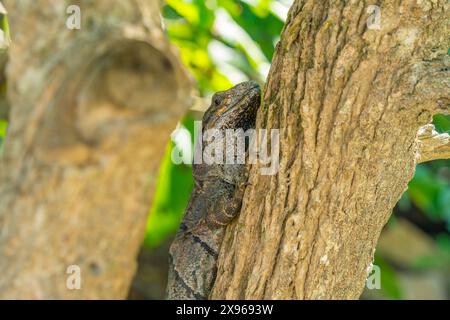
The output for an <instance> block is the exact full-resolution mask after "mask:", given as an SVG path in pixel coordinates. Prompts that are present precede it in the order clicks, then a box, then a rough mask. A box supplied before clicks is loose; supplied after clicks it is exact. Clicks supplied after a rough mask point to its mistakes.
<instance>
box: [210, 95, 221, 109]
mask: <svg viewBox="0 0 450 320" xmlns="http://www.w3.org/2000/svg"><path fill="white" fill-rule="evenodd" d="M212 102H213V105H214V106H215V107H217V106H219V105H220V103H221V102H222V97H221V96H220V95H218V94H215V95H214V96H213V97H212Z"/></svg>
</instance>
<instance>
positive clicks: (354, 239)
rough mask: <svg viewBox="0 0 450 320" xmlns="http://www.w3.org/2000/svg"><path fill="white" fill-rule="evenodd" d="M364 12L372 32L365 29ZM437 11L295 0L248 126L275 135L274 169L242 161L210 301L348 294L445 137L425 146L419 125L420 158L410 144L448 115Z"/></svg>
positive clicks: (432, 6)
mask: <svg viewBox="0 0 450 320" xmlns="http://www.w3.org/2000/svg"><path fill="white" fill-rule="evenodd" d="M370 4H377V5H379V6H380V7H381V29H380V30H372V29H368V28H367V26H366V21H367V18H368V16H369V14H368V13H367V8H368V6H369V5H370ZM449 10H450V7H449V2H448V1H446V0H436V1H427V0H421V1H394V0H385V1H378V2H376V3H375V2H370V1H331V0H324V1H316V0H298V1H295V2H294V4H293V6H292V8H291V9H290V12H289V15H288V19H287V23H286V26H285V28H284V30H283V33H282V35H281V40H280V42H279V43H278V45H277V48H276V53H275V56H274V60H273V63H272V67H271V70H270V74H269V78H268V81H267V83H266V87H265V94H264V106H263V108H262V110H261V112H260V114H259V115H258V122H257V127H259V128H267V129H271V128H280V129H281V134H280V169H279V172H278V174H276V175H273V176H262V175H260V174H259V168H260V167H261V165H254V166H253V167H252V170H251V176H250V185H249V187H248V188H247V190H246V194H245V198H244V203H243V208H242V211H241V214H240V216H239V218H238V219H237V221H235V222H234V223H233V224H232V225H230V226H229V227H228V228H227V232H226V236H225V239H224V242H223V244H222V247H221V252H220V257H219V270H218V277H217V279H216V283H215V286H214V289H213V292H212V298H226V299H236V298H246V299H261V298H264V299H344V298H349V299H356V298H358V297H359V296H360V294H361V292H362V290H363V287H364V283H365V279H366V276H367V269H368V267H369V266H370V265H371V263H372V260H373V255H374V251H375V246H376V243H377V240H378V237H379V234H380V231H381V229H382V228H383V226H384V225H385V223H386V221H387V220H388V218H389V216H390V215H391V212H392V209H393V207H394V205H395V204H396V202H397V201H398V199H399V198H400V196H401V195H402V193H403V192H404V191H405V190H406V189H407V185H408V182H409V181H410V179H411V178H412V177H413V174H414V170H415V166H416V163H417V162H418V160H420V159H421V161H426V160H428V159H434V158H439V157H448V155H449V154H448V152H447V153H446V152H440V151H436V152H434V151H432V150H433V148H434V147H436V145H438V146H439V147H442V146H444V145H447V148H448V135H447V136H446V137H445V136H442V137H441V138H443V140H442V139H440V142H438V143H436V140H435V139H428V138H429V137H430V136H432V134H431V132H432V130H430V128H428V129H424V130H425V131H422V132H421V139H420V140H421V142H420V150H424V151H425V153H426V154H425V155H423V156H421V155H420V154H418V149H419V143H418V142H417V138H416V137H417V133H418V130H419V127H420V126H423V125H426V124H428V123H429V122H431V118H432V115H433V114H436V113H440V112H441V113H448V112H449V101H450V71H449V70H450V69H449V65H450V63H449V56H448V55H447V49H448V48H449V47H450V41H449V34H450V27H449V23H450V21H449V19H448V14H449ZM427 132H428V134H427ZM427 137H428V138H427ZM438 140H439V139H438ZM271 143H274V142H271ZM433 143H436V145H435V146H434V147H433V146H432V145H433ZM427 144H428V146H427ZM430 150H431V151H430ZM447 151H448V149H447Z"/></svg>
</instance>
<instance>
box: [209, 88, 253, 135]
mask: <svg viewBox="0 0 450 320" xmlns="http://www.w3.org/2000/svg"><path fill="white" fill-rule="evenodd" d="M211 100H212V101H211V105H210V106H209V108H208V110H206V112H205V114H204V116H203V130H208V129H213V128H215V129H239V128H242V129H244V131H245V130H247V129H249V128H253V127H254V126H255V121H256V112H257V110H258V107H259V105H260V103H261V88H260V86H259V84H258V83H257V82H255V81H247V82H242V83H240V84H238V85H236V86H234V87H233V88H231V89H229V90H226V91H221V92H217V93H216V94H214V95H213V97H212V99H211Z"/></svg>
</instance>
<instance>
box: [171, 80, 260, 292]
mask: <svg viewBox="0 0 450 320" xmlns="http://www.w3.org/2000/svg"><path fill="white" fill-rule="evenodd" d="M260 102H261V90H260V87H259V85H258V84H257V83H256V82H254V81H247V82H243V83H240V84H238V85H236V86H235V87H233V88H231V89H229V90H227V91H222V92H218V93H216V94H214V96H213V97H212V102H211V105H210V106H209V108H208V109H207V111H206V112H205V114H204V116H203V122H202V134H201V135H199V137H200V138H201V137H202V136H203V133H205V132H206V130H209V129H219V130H221V131H225V130H226V129H243V130H244V131H245V130H247V129H250V128H254V126H255V121H256V113H257V110H258V108H259V105H260ZM202 140H204V139H200V140H197V142H196V146H195V148H196V152H198V151H199V150H202V149H204V147H205V146H206V145H207V144H208V141H202ZM216 142H217V141H216ZM200 143H202V147H203V148H200V145H199V144H200ZM233 147H234V146H233ZM224 148H225V149H226V148H227V146H226V144H224ZM228 148H230V146H228ZM245 150H246V152H248V144H246V145H245ZM226 152H227V151H226V150H225V151H224V154H225V153H226ZM247 171H248V167H247V165H246V164H238V163H234V164H227V163H226V162H225V161H224V163H222V164H221V163H213V164H206V163H204V162H203V163H201V164H195V163H194V164H193V176H194V182H195V184H194V188H193V190H192V193H191V196H190V199H189V202H188V205H187V207H186V210H185V214H184V217H183V220H182V222H181V225H180V228H179V230H178V232H177V234H176V236H175V240H174V241H173V243H172V245H171V247H170V250H169V277H168V284H167V298H168V299H176V300H181V299H192V300H204V299H208V296H209V293H210V291H211V288H212V286H213V284H214V280H215V278H216V274H217V266H216V262H217V258H218V254H219V249H220V245H221V242H222V239H223V236H224V232H225V226H226V225H227V224H228V223H230V222H231V220H232V219H233V218H234V217H235V216H236V215H237V214H238V213H239V211H240V208H241V204H242V198H243V194H244V190H245V186H246V184H247Z"/></svg>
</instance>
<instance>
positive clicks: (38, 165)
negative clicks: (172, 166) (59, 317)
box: [0, 0, 191, 299]
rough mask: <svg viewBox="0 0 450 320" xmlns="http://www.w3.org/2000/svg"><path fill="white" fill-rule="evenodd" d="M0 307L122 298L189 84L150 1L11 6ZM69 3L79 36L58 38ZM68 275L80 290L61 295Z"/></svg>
mask: <svg viewBox="0 0 450 320" xmlns="http://www.w3.org/2000/svg"><path fill="white" fill-rule="evenodd" d="M4 5H5V7H6V8H7V9H8V12H9V16H8V18H9V22H10V25H11V30H12V40H13V43H12V46H11V48H10V58H9V65H8V73H7V81H8V98H9V104H10V105H11V113H10V115H9V119H10V127H9V132H8V136H7V139H6V145H5V149H4V155H3V158H2V159H1V163H0V166H1V167H0V168H1V169H0V170H1V171H0V227H1V229H0V273H1V275H2V276H1V277H0V298H18V299H21V298H41V299H42V298H58V299H61V298H124V297H126V295H127V291H128V287H129V284H130V282H131V280H132V276H133V274H134V271H135V268H136V265H135V258H136V255H137V252H138V249H139V246H140V244H141V242H142V238H143V233H144V229H145V221H146V216H147V213H148V209H149V203H150V201H151V194H152V192H151V189H152V187H153V184H154V182H155V176H156V174H157V169H158V165H159V160H160V158H161V156H162V154H163V152H164V150H165V144H166V143H167V139H168V137H169V136H170V131H171V130H172V129H173V128H174V127H175V125H176V121H177V120H178V119H179V118H180V116H181V115H182V114H183V112H184V110H186V108H187V107H188V106H189V104H190V102H189V97H190V96H191V81H190V79H189V77H188V76H187V74H186V73H185V71H184V69H183V67H182V66H181V65H180V63H179V60H178V58H177V56H176V54H174V52H173V49H172V48H171V46H170V45H169V44H168V42H167V40H166V38H165V36H164V33H163V31H162V29H161V21H160V16H159V9H160V8H159V5H160V3H159V1H157V0H154V1H149V0H147V1H144V0H133V1H115V2H114V3H113V4H112V3H111V1H109V0H97V1H88V0H85V1H72V0H70V1H69V0H66V1H61V0H41V1H34V0H23V1H16V0H9V1H4ZM69 5H79V6H80V8H81V29H80V30H69V29H67V28H66V19H67V18H68V17H69V15H68V14H67V13H66V9H67V7H68V6H69ZM69 265H77V266H79V267H80V269H81V290H68V289H67V287H66V280H67V277H68V276H69V275H68V274H66V270H67V268H68V266H69Z"/></svg>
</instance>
